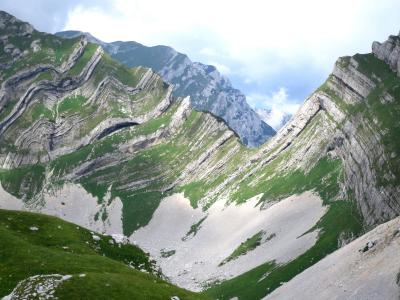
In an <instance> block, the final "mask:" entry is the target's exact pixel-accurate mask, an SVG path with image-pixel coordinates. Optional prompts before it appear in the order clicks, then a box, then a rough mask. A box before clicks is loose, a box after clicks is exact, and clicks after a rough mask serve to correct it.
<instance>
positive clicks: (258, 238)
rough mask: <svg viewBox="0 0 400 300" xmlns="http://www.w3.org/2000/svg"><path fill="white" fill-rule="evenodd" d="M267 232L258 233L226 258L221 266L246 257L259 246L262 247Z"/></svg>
mask: <svg viewBox="0 0 400 300" xmlns="http://www.w3.org/2000/svg"><path fill="white" fill-rule="evenodd" d="M264 234H265V232H264V231H263V230H261V231H259V232H257V233H256V234H255V235H253V236H252V237H250V238H248V239H247V240H246V241H244V242H243V243H241V244H240V245H239V246H238V247H237V248H236V249H235V250H234V251H233V252H232V254H231V255H229V256H228V257H227V258H225V259H224V260H223V261H222V262H221V263H220V264H219V266H222V265H224V264H226V263H228V262H230V261H231V260H234V259H236V258H238V257H239V256H241V255H245V254H247V253H248V252H250V251H252V250H254V249H256V248H257V247H258V246H260V245H261V242H262V239H263V236H264Z"/></svg>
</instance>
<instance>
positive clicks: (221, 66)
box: [207, 61, 232, 75]
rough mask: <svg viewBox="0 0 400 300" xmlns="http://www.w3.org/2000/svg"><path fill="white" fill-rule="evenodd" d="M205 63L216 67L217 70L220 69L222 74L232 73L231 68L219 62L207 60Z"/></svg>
mask: <svg viewBox="0 0 400 300" xmlns="http://www.w3.org/2000/svg"><path fill="white" fill-rule="evenodd" d="M207 64H208V65H212V66H214V67H216V68H217V69H218V71H220V72H221V73H222V74H224V75H229V74H231V73H232V71H231V69H230V68H229V67H228V66H226V65H224V64H220V63H218V62H216V61H209V62H207Z"/></svg>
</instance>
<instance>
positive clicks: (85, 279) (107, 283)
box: [0, 210, 205, 299]
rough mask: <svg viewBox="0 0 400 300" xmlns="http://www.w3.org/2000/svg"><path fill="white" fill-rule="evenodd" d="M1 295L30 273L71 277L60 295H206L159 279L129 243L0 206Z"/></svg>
mask: <svg viewBox="0 0 400 300" xmlns="http://www.w3.org/2000/svg"><path fill="white" fill-rule="evenodd" d="M0 238H1V240H2V241H3V242H2V243H0V257H1V258H2V259H1V261H0V297H3V296H6V295H8V294H9V293H11V291H12V290H13V289H14V288H15V286H16V285H17V284H18V282H20V281H21V280H23V279H25V278H27V277H30V276H35V275H50V274H63V275H72V278H70V279H69V280H67V281H65V282H63V284H62V285H60V286H59V287H58V288H57V290H56V294H55V295H56V296H57V297H58V298H59V299H116V298H117V299H170V298H171V297H172V296H178V297H180V298H181V299H205V298H204V297H202V296H200V295H196V294H195V293H191V292H188V291H185V290H183V289H180V288H178V287H175V286H173V285H171V284H169V283H167V282H165V281H164V280H162V279H161V278H160V277H158V271H157V270H155V269H154V263H153V262H152V261H150V259H149V256H148V255H147V254H146V253H144V252H143V251H142V250H140V249H139V248H137V247H135V246H133V245H130V244H128V245H124V244H117V243H116V242H115V241H114V240H113V239H112V238H111V237H109V236H102V235H99V234H94V233H92V232H90V231H89V230H87V229H84V228H83V227H80V226H77V225H74V224H72V223H69V222H65V221H62V220H60V219H58V218H54V217H50V216H45V215H41V214H36V213H28V212H16V211H6V210H0Z"/></svg>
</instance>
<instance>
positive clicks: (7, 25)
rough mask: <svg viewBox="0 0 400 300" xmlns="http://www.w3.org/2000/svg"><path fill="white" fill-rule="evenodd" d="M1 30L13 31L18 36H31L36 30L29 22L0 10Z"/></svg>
mask: <svg viewBox="0 0 400 300" xmlns="http://www.w3.org/2000/svg"><path fill="white" fill-rule="evenodd" d="M0 30H1V31H2V32H4V33H12V34H16V35H17V36H29V35H30V34H32V32H33V31H34V30H35V29H34V28H33V26H32V25H31V24H29V23H27V22H23V21H21V20H19V19H17V18H16V17H14V16H13V15H10V14H9V13H7V12H5V11H2V10H0Z"/></svg>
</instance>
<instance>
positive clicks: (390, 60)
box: [372, 35, 400, 75]
mask: <svg viewBox="0 0 400 300" xmlns="http://www.w3.org/2000/svg"><path fill="white" fill-rule="evenodd" d="M372 53H373V54H374V55H375V56H376V57H377V58H379V59H381V60H383V61H384V62H386V63H387V64H388V65H389V67H390V68H391V69H392V70H393V71H394V72H397V74H398V75H399V74H400V35H391V36H389V38H388V40H387V41H385V42H383V43H382V44H381V43H379V42H374V43H373V44H372Z"/></svg>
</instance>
